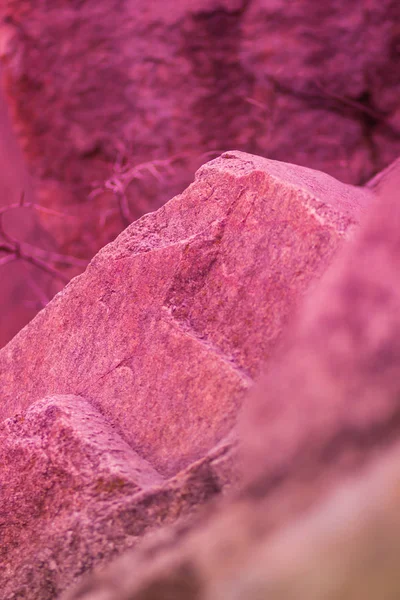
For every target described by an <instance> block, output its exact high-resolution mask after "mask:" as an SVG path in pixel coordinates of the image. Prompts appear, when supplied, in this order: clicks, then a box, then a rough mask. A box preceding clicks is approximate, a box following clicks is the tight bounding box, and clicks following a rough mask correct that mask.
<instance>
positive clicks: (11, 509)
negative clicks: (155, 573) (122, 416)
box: [0, 395, 233, 600]
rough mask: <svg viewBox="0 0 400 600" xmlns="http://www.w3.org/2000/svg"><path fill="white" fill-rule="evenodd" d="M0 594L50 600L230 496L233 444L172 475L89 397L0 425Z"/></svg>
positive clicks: (5, 599) (54, 399) (33, 410)
mask: <svg viewBox="0 0 400 600" xmlns="http://www.w3.org/2000/svg"><path fill="white" fill-rule="evenodd" d="M0 439H1V444H0V506H1V509H0V531H1V546H0V598H1V599H2V600H12V599H14V598H32V599H34V598H37V599H39V598H40V600H50V599H53V598H55V597H56V595H57V594H58V593H59V592H60V591H62V590H63V589H65V587H66V586H68V585H70V584H71V583H72V582H73V581H74V580H75V579H76V578H77V577H79V575H81V573H82V572H84V571H87V570H88V569H90V568H91V566H92V565H94V564H96V565H101V564H104V563H105V562H107V561H108V560H110V559H111V558H112V557H113V556H115V555H117V554H118V553H120V552H121V551H122V550H124V549H127V548H130V547H132V546H133V545H135V543H136V542H137V540H138V539H139V538H140V537H141V536H143V535H144V533H145V532H147V531H149V530H152V529H155V528H157V527H159V526H160V525H161V524H166V523H171V522H174V521H175V520H176V519H177V518H178V517H180V519H181V521H182V519H183V518H184V517H187V516H188V515H190V514H191V513H192V512H193V511H194V509H195V508H198V507H200V506H201V505H203V504H204V503H205V502H206V501H207V500H209V499H211V498H212V497H213V496H215V495H216V494H218V493H219V492H221V490H222V488H223V486H224V485H225V484H226V473H225V472H224V469H222V468H221V464H222V463H223V461H224V459H225V458H226V456H227V454H229V451H230V449H232V448H233V446H232V442H229V441H226V442H225V443H223V444H221V445H220V446H219V447H218V448H216V449H215V450H213V452H211V453H210V454H209V455H208V456H205V457H204V458H203V459H202V460H201V461H199V462H198V463H195V464H193V465H191V467H190V469H188V470H187V471H183V472H181V473H180V474H179V475H178V476H177V477H175V478H172V479H170V480H167V481H166V480H164V479H163V478H162V477H161V476H160V475H159V474H158V473H157V472H156V471H155V470H154V469H153V468H152V467H151V466H150V465H149V464H148V463H147V462H146V461H145V460H143V459H142V458H141V457H140V456H138V455H137V454H136V452H134V451H133V450H132V449H131V448H130V447H129V446H128V445H127V444H126V442H124V441H123V440H122V439H121V437H120V436H119V435H118V434H117V433H116V432H115V430H114V429H113V428H112V427H111V425H110V424H109V423H108V422H107V421H106V420H105V419H104V418H103V417H102V415H100V413H98V411H97V410H96V409H94V408H93V407H92V406H91V405H90V404H89V403H88V402H87V401H86V400H85V399H84V398H81V397H78V396H72V395H69V396H51V397H48V398H46V399H44V400H40V401H38V402H36V403H34V404H32V405H31V406H30V407H29V409H28V410H27V411H24V412H22V413H19V414H17V415H15V416H14V417H12V418H10V419H7V420H6V421H4V423H3V424H2V425H1V427H0Z"/></svg>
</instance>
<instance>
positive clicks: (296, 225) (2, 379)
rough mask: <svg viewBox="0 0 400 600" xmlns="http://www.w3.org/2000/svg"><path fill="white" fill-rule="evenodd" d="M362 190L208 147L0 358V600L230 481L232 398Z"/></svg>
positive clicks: (187, 508) (362, 200)
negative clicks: (187, 180) (192, 172)
mask: <svg viewBox="0 0 400 600" xmlns="http://www.w3.org/2000/svg"><path fill="white" fill-rule="evenodd" d="M372 189H373V188H371V189H361V188H356V187H353V186H349V185H345V184H342V183H339V182H338V181H336V180H334V179H333V178H332V177H330V176H328V175H324V174H322V173H320V172H316V171H312V170H310V169H306V168H302V167H297V166H294V165H289V164H286V163H279V162H275V161H270V160H267V159H262V158H258V157H255V156H251V155H248V154H244V153H241V152H237V151H234V152H228V153H225V154H224V155H222V156H221V157H220V158H218V159H216V160H214V161H211V162H210V163H208V164H207V165H205V166H203V167H202V168H201V169H200V171H199V172H198V173H197V175H196V179H195V181H194V183H193V184H192V185H191V186H190V187H189V188H188V189H187V190H186V191H185V192H184V193H183V194H182V195H180V196H177V197H175V198H173V199H172V200H171V201H170V202H168V203H167V204H166V205H165V206H163V207H162V208H161V209H159V210H158V211H157V212H155V213H151V214H148V215H146V216H145V217H143V218H141V219H140V220H139V221H137V222H136V223H134V224H133V225H131V226H130V227H129V228H128V229H126V230H125V231H124V232H123V233H122V234H121V235H120V236H119V237H118V238H117V240H116V241H115V242H114V243H112V244H110V245H108V246H106V247H105V248H104V249H103V250H102V251H101V252H100V253H99V254H98V255H97V256H96V257H95V258H94V260H93V261H92V262H91V264H90V265H89V267H88V268H87V270H86V271H85V273H84V274H82V275H80V276H79V277H77V278H75V279H74V280H72V281H71V282H70V283H69V284H68V286H67V287H66V288H65V289H64V290H63V291H62V292H61V293H59V294H58V295H57V296H56V297H55V298H54V300H53V301H52V302H51V303H50V304H49V305H48V306H47V307H46V308H45V309H44V310H43V311H42V312H41V313H39V315H38V316H37V317H36V318H35V320H34V321H32V322H31V323H30V324H29V325H28V326H27V327H26V328H25V329H23V330H22V331H21V332H20V333H19V334H18V335H17V336H16V337H15V338H14V339H13V340H12V341H11V342H10V343H9V344H8V345H7V346H6V347H5V348H4V349H3V350H2V351H1V352H0V398H1V403H0V416H1V418H2V419H5V421H4V423H3V425H2V429H1V433H0V436H1V449H0V451H1V453H2V456H1V460H0V483H1V486H0V494H1V499H0V506H1V513H0V518H1V525H2V527H1V532H2V536H3V537H2V543H1V548H2V552H3V555H2V565H1V566H2V571H0V572H2V573H3V575H0V579H1V578H3V580H2V581H1V585H0V589H1V590H4V591H0V598H1V599H2V600H3V599H4V600H11V599H13V598H19V597H25V598H32V600H33V599H35V598H40V599H41V600H47V599H49V600H50V599H53V598H55V597H56V595H57V594H59V593H60V592H61V591H62V590H63V589H65V587H67V586H68V585H69V584H71V583H72V582H73V581H74V580H76V579H77V578H79V577H80V575H81V574H82V573H84V572H85V571H87V570H90V569H91V568H92V567H93V566H95V565H97V564H102V563H104V562H106V561H107V560H109V559H110V557H112V556H113V555H115V554H117V553H119V552H121V551H122V550H124V549H125V548H128V547H130V546H133V545H135V544H136V543H137V541H138V540H139V539H140V538H141V537H142V536H143V534H144V533H146V532H152V531H153V530H155V529H157V528H158V527H159V526H160V525H161V524H165V523H173V522H174V521H175V520H176V519H177V518H178V517H182V518H185V519H189V518H192V513H193V511H194V509H196V508H199V507H200V506H201V505H202V504H204V503H205V502H206V501H207V500H209V499H211V498H213V497H214V496H216V495H217V494H219V493H220V492H221V490H223V489H224V488H225V487H226V486H228V487H229V484H232V483H233V482H234V481H235V478H236V477H237V472H238V470H237V460H236V458H235V454H236V442H235V440H236V433H235V429H236V422H237V415H238V412H239V410H240V407H241V404H242V401H243V397H244V395H245V394H246V393H247V392H248V390H249V388H250V387H251V386H252V383H253V381H254V378H255V377H256V376H257V375H258V374H259V373H260V369H261V367H262V365H263V364H264V363H265V361H267V363H269V362H270V361H271V359H272V357H273V356H274V355H275V354H276V352H277V347H278V345H279V342H280V339H281V334H282V332H283V331H284V330H285V329H286V328H287V324H288V322H289V321H290V320H292V319H293V315H294V314H295V311H296V309H297V308H298V306H299V304H300V303H301V302H302V299H303V297H304V294H305V292H306V291H307V290H308V289H309V288H310V287H311V288H312V287H314V286H315V284H316V281H317V280H318V279H319V278H320V277H321V276H322V274H323V272H324V271H325V269H326V268H327V266H328V265H329V263H330V262H331V261H332V259H333V257H334V254H335V253H336V252H337V250H338V249H339V248H340V246H341V245H343V243H344V242H346V244H347V243H348V242H347V241H346V240H348V239H351V238H353V237H354V233H355V231H356V228H357V223H358V221H359V219H360V218H361V216H362V215H363V213H365V212H366V211H367V210H368V207H369V205H370V204H371V202H372V201H373V199H374V192H373V191H372ZM316 414H317V413H316ZM261 423H263V420H261V422H260V427H261ZM261 462H262V461H261ZM176 531H177V530H174V535H176ZM179 535H180V534H179ZM166 544H167V545H168V542H166ZM2 594H3V595H2ZM162 597H165V596H162Z"/></svg>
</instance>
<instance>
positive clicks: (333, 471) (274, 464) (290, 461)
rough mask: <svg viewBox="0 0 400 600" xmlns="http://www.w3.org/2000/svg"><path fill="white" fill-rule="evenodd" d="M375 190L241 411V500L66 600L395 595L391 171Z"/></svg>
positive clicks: (398, 232) (397, 291)
mask: <svg viewBox="0 0 400 600" xmlns="http://www.w3.org/2000/svg"><path fill="white" fill-rule="evenodd" d="M397 168H398V167H397ZM379 181H380V183H379V185H378V188H377V189H379V194H380V196H379V198H378V199H377V200H376V201H375V202H374V204H373V206H371V208H370V212H369V215H368V217H367V218H366V219H365V220H364V221H363V224H362V227H361V229H360V231H359V232H357V234H356V236H355V238H354V239H353V240H352V241H351V242H350V243H349V244H347V245H346V247H345V248H343V250H342V251H341V252H340V253H339V255H338V256H337V258H336V259H335V261H334V262H333V263H332V265H331V266H330V267H329V269H328V270H327V272H326V273H325V274H324V275H323V277H322V278H321V279H320V281H319V282H318V283H317V284H316V286H315V287H314V289H313V290H310V292H309V294H308V295H307V297H306V299H305V302H304V303H303V304H302V307H301V310H300V311H299V314H298V318H297V319H296V322H295V323H294V324H293V327H292V329H291V330H290V331H288V332H287V334H288V336H287V340H286V343H285V351H284V352H283V353H282V352H278V353H277V354H276V355H275V357H274V359H273V360H272V361H270V363H269V368H268V374H267V376H266V377H265V378H264V380H263V382H262V383H261V384H260V385H259V386H258V388H257V389H256V390H254V392H253V393H251V394H250V395H249V397H248V399H247V402H246V404H245V409H244V411H243V412H244V416H243V425H242V427H241V428H240V429H241V431H240V433H241V440H242V445H243V467H244V472H245V479H246V485H245V486H244V488H243V489H242V491H241V493H240V494H239V495H238V496H237V497H236V498H234V499H231V500H229V501H228V502H227V503H225V504H224V505H223V507H222V508H221V509H220V510H218V509H217V510H215V511H214V515H213V517H212V518H211V519H210V520H209V521H208V522H205V523H203V524H202V526H201V527H197V528H194V530H192V532H190V533H188V534H186V535H184V536H183V537H182V536H179V535H177V532H176V531H175V530H174V529H170V530H167V531H165V532H164V533H163V536H164V538H163V537H160V538H159V539H158V538H155V539H154V541H153V543H152V544H150V547H149V544H144V545H143V546H142V547H141V548H139V549H138V551H137V552H135V553H131V554H126V555H125V556H124V557H122V558H121V559H120V560H119V561H116V562H115V563H114V564H113V565H111V566H110V568H108V569H107V570H106V571H105V572H104V573H102V574H98V575H95V576H93V577H91V578H89V579H88V580H87V581H86V582H85V583H84V584H83V585H82V586H80V587H79V588H78V589H77V590H76V591H71V593H70V594H67V595H66V596H64V598H68V600H78V599H79V600H117V598H118V600H128V598H129V600H143V599H144V598H154V599H157V600H158V599H160V600H161V599H162V598H164V597H165V594H168V593H171V595H172V597H174V598H176V599H182V600H199V599H201V600H211V599H212V598H218V599H221V600H232V599H239V598H240V599H243V598H245V599H249V600H250V599H251V600H253V599H254V598H277V599H282V600H292V599H295V598H296V599H300V600H306V599H307V600H309V599H310V598H312V599H315V600H322V599H325V598H330V599H332V600H354V599H355V598H357V599H358V598H367V599H368V600H375V599H376V598H381V597H385V598H388V599H390V600H396V598H398V597H399V593H400V588H399V577H398V553H399V547H400V526H399V525H400V522H399V494H398V490H399V459H400V455H399V433H400V421H399V397H400V377H399V373H400V347H399V337H400V316H399V315H400V313H399V306H400V277H399V273H400V203H399V189H400V173H399V172H398V170H397V169H396V168H394V169H392V170H390V171H389V172H388V173H387V176H386V179H385V177H384V178H382V179H380V180H379ZM332 490H333V491H332ZM163 539H164V544H163V542H162V540H163ZM165 540H167V542H165Z"/></svg>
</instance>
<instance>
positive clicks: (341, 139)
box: [0, 0, 400, 256]
mask: <svg viewBox="0 0 400 600" xmlns="http://www.w3.org/2000/svg"><path fill="white" fill-rule="evenodd" d="M0 18H1V26H0V42H1V46H0V52H1V58H2V63H3V65H4V70H5V73H6V91H7V95H8V97H9V99H10V104H11V107H12V110H13V115H14V121H15V124H16V127H17V129H18V131H19V134H20V138H21V140H22V143H23V146H24V150H25V154H26V156H27V158H28V161H29V164H30V166H31V168H32V171H33V172H34V173H35V175H36V177H37V178H39V179H40V181H41V184H40V198H41V201H42V202H43V203H45V204H47V203H49V204H51V206H53V208H54V207H55V206H56V205H58V206H63V207H65V206H66V205H73V204H76V202H77V200H78V207H77V210H78V212H79V215H80V218H81V220H82V226H81V228H80V229H78V228H77V227H76V226H75V227H73V228H69V230H68V228H66V227H64V228H63V224H62V223H59V224H58V226H57V225H54V223H52V226H53V227H56V226H57V227H58V228H57V236H56V237H57V239H58V241H59V242H60V243H61V245H62V246H63V247H64V248H65V249H66V251H67V253H68V254H72V255H74V254H77V253H82V252H83V253H84V254H85V256H86V255H87V252H88V250H89V251H90V250H92V249H93V246H95V247H97V249H98V248H99V244H104V243H105V241H104V237H103V236H104V232H105V231H106V232H107V234H108V235H109V236H110V237H109V240H110V239H111V236H112V235H114V234H115V231H116V230H118V228H121V222H120V221H119V216H118V207H117V203H116V201H115V199H113V198H112V197H110V196H112V195H111V194H110V192H108V196H107V197H104V196H103V197H100V196H99V197H97V199H96V200H92V201H89V202H87V203H86V205H85V206H82V204H81V203H82V202H83V201H85V200H86V199H87V195H88V192H89V191H90V190H91V189H92V184H93V182H95V181H104V180H105V179H107V178H108V177H110V175H111V171H112V168H113V165H114V163H115V160H116V158H117V155H123V154H126V156H127V158H128V160H129V163H130V164H131V165H132V164H133V165H136V164H138V163H142V162H143V161H145V162H147V161H153V160H155V159H167V158H172V157H175V158H176V157H177V156H179V157H180V158H179V161H178V162H174V163H173V167H174V175H173V177H171V178H169V179H167V180H166V181H163V182H160V181H158V180H157V178H155V177H153V175H151V173H147V175H146V174H143V173H142V178H140V179H137V178H134V181H133V183H132V185H131V186H130V192H129V194H130V205H131V211H132V217H137V216H140V215H142V214H143V213H144V212H147V211H148V210H149V209H155V208H158V207H159V206H160V205H161V204H162V203H163V202H165V201H166V200H168V199H169V198H171V197H172V196H173V195H174V194H176V193H177V192H178V191H181V190H182V189H183V188H184V187H185V186H186V185H188V184H189V182H190V181H191V180H192V177H193V172H194V170H195V169H196V168H197V167H198V166H199V165H200V164H201V163H202V162H205V161H206V160H208V158H212V157H210V156H208V157H207V158H204V157H202V154H203V153H207V152H210V151H217V153H218V154H219V153H220V152H222V151H224V150H226V149H228V148H232V147H234V148H238V149H240V150H243V151H247V152H252V153H256V154H261V155H264V156H268V157H269V158H272V159H277V160H285V161H288V162H293V163H297V164H303V165H304V166H307V167H312V168H315V169H320V170H322V171H324V172H326V173H329V174H331V175H333V176H335V177H338V178H339V179H341V180H343V181H346V182H349V183H353V184H360V183H364V182H365V181H366V180H367V179H369V178H370V177H371V176H372V175H373V174H374V173H375V172H377V171H378V170H380V169H381V168H383V167H384V166H386V164H388V163H389V162H390V161H391V160H393V159H394V158H395V156H396V155H397V154H398V152H399V148H400V112H399V104H398V97H399V93H400V78H399V73H398V58H399V34H400V32H399V28H398V23H399V21H400V5H399V2H398V0H381V1H380V2H379V3H377V2H373V1H368V2H362V3H361V2H355V3H353V4H352V5H351V6H350V7H349V3H348V2H347V1H346V0H327V1H326V2H323V3H316V2H315V1H314V0H298V1H296V2H291V3H287V2H285V1H283V0H275V1H274V2H271V1H270V0H250V1H249V0H195V1H193V0H190V1H186V2H185V1H176V0H167V1H166V0H153V2H151V4H149V2H148V1H147V0H125V1H124V2H121V1H116V0H113V1H107V2H99V1H98V0H89V1H86V2H84V3H82V2H76V3H69V4H68V5H65V4H60V3H59V2H53V3H49V2H45V3H40V2H39V3H32V2H29V1H28V0H5V1H3V2H2V5H1V8H0ZM110 211H111V212H110ZM113 211H114V212H113ZM106 212H107V214H108V216H107V217H106V218H105V222H104V221H102V220H103V218H104V214H105V213H106Z"/></svg>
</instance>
